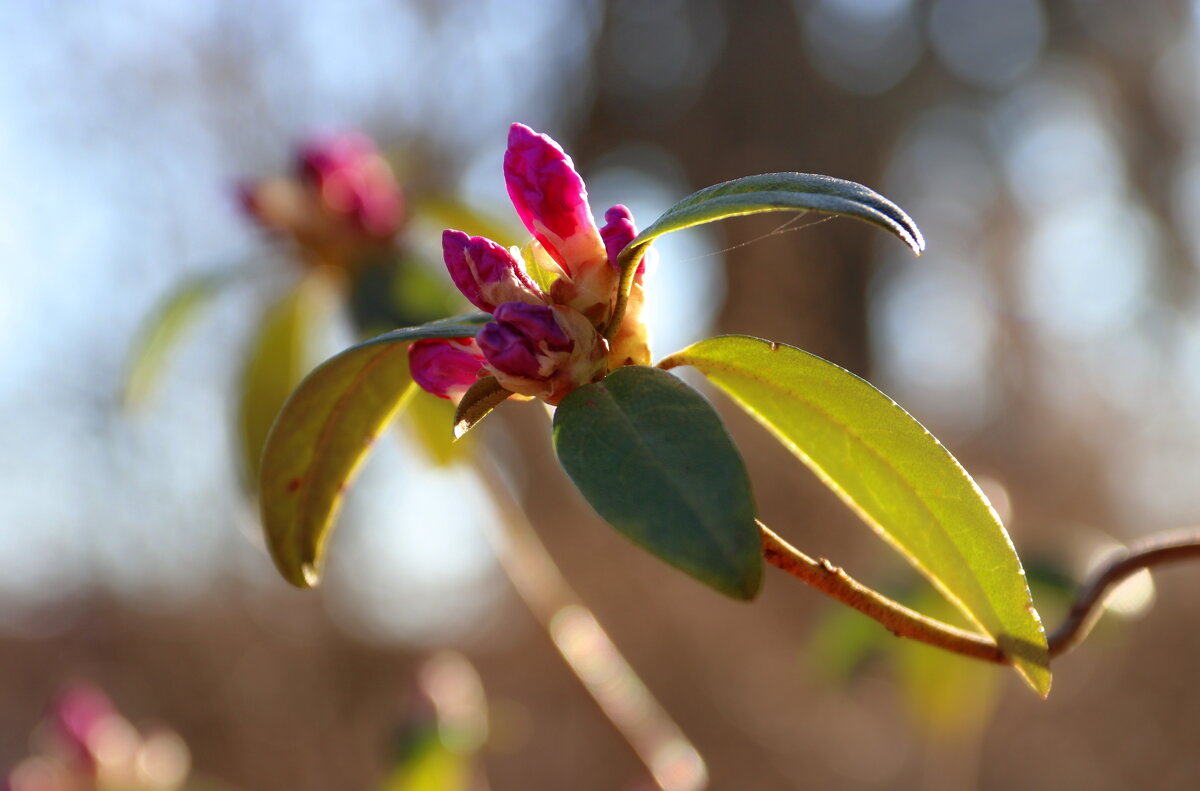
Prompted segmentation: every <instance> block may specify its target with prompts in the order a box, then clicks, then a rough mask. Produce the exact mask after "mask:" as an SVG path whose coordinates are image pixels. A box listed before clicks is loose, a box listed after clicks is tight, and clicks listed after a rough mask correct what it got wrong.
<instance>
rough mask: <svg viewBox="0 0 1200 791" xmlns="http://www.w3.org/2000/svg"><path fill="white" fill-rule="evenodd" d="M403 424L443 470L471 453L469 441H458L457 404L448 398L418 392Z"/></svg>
mask: <svg viewBox="0 0 1200 791" xmlns="http://www.w3.org/2000/svg"><path fill="white" fill-rule="evenodd" d="M400 422H401V424H402V425H403V426H404V427H405V428H406V429H409V430H410V433H411V434H412V435H414V436H415V438H416V440H417V443H418V444H419V445H420V446H421V448H422V450H424V451H425V453H426V455H427V456H428V458H429V460H430V461H432V462H433V463H434V464H436V465H437V466H439V467H445V466H447V465H449V464H453V463H454V462H456V461H459V460H461V459H463V458H464V457H466V455H467V454H468V453H469V452H470V442H471V441H470V439H469V438H465V437H464V438H463V439H462V440H461V441H455V439H454V404H452V403H450V402H449V401H447V400H446V399H444V398H438V397H437V396H435V395H433V394H432V393H426V392H425V391H423V390H418V391H417V393H416V395H414V396H413V399H412V401H410V402H409V403H408V406H407V407H405V412H404V417H403V418H402V419H401V421H400Z"/></svg>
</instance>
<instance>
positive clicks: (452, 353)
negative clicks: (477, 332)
mask: <svg viewBox="0 0 1200 791" xmlns="http://www.w3.org/2000/svg"><path fill="white" fill-rule="evenodd" d="M483 363H484V358H483V355H482V354H480V352H479V347H478V346H476V345H475V340H474V339H473V338H455V339H446V338H431V339H427V340H420V341H416V342H414V343H413V344H412V345H411V346H409V347H408V365H409V369H410V370H411V371H412V377H413V381H414V382H416V383H417V385H418V386H420V387H421V389H423V390H425V391H426V392H429V393H433V394H434V395H435V396H437V397H439V398H447V399H449V400H451V401H453V402H455V403H458V401H459V399H461V398H462V396H463V393H465V392H467V390H468V389H469V388H470V387H471V385H473V384H475V380H476V379H478V378H479V372H480V369H481V368H482V367H483Z"/></svg>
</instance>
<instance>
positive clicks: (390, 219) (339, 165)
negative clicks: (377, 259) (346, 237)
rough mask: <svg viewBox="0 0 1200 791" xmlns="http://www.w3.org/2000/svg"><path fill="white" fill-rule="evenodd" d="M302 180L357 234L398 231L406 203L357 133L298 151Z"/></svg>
mask: <svg viewBox="0 0 1200 791" xmlns="http://www.w3.org/2000/svg"><path fill="white" fill-rule="evenodd" d="M299 169H300V178H301V180H303V181H304V182H305V183H307V184H309V185H311V186H312V187H313V188H314V189H315V190H316V192H317V194H318V195H319V196H320V198H321V201H322V202H323V203H324V204H325V206H327V207H328V208H329V210H331V211H332V212H334V213H335V214H339V215H342V216H345V217H347V218H349V219H350V220H351V222H352V223H353V224H354V225H356V226H357V228H358V230H360V231H362V232H364V233H366V234H368V235H370V236H376V237H383V238H385V237H389V236H392V235H393V234H395V233H396V231H397V230H398V229H399V227H400V221H401V215H402V213H403V199H402V196H401V194H400V188H399V187H398V186H397V184H396V178H395V176H394V175H393V174H392V170H391V168H390V167H389V166H388V164H387V162H386V161H385V160H384V159H383V157H382V156H380V154H379V151H378V149H377V148H376V147H375V143H374V142H372V140H371V139H370V138H369V137H367V136H366V135H363V134H361V133H358V132H347V133H344V134H340V135H334V136H332V137H327V138H321V139H317V140H313V141H310V142H309V143H307V144H306V145H305V146H304V147H303V148H302V149H301V151H300V156H299Z"/></svg>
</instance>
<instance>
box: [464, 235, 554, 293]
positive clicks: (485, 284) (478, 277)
mask: <svg viewBox="0 0 1200 791" xmlns="http://www.w3.org/2000/svg"><path fill="white" fill-rule="evenodd" d="M442 255H443V256H444V258H445V259H446V268H447V269H448V270H449V271H450V277H451V278H452V279H453V280H454V285H456V286H458V290H459V291H461V292H462V293H463V296H465V297H466V298H467V299H468V300H470V301H471V304H472V305H474V306H475V307H477V308H479V309H480V310H486V311H487V312H489V313H491V312H492V311H494V310H495V309H496V306H497V305H500V304H503V303H505V302H525V303H528V304H531V305H538V304H543V303H544V302H545V301H546V297H545V295H544V294H543V293H542V290H541V289H540V288H538V287H537V285H536V284H534V282H533V280H531V279H530V277H529V274H528V273H527V272H526V271H525V264H524V263H523V262H522V261H520V260H519V259H517V258H514V257H513V254H512V253H510V252H509V251H508V250H507V249H505V248H504V247H501V246H500V245H498V244H496V243H495V242H493V241H492V240H490V239H485V238H484V237H482V236H467V235H466V234H465V233H463V232H462V231H449V230H448V231H445V232H443V233H442Z"/></svg>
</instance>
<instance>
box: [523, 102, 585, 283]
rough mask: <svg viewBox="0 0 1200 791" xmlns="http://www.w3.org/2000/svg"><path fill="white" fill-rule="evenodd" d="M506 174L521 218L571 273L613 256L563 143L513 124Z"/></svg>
mask: <svg viewBox="0 0 1200 791" xmlns="http://www.w3.org/2000/svg"><path fill="white" fill-rule="evenodd" d="M504 178H505V182H506V183H507V185H508V195H509V197H510V198H511V199H512V202H513V206H515V207H516V209H517V215H518V216H519V217H520V218H521V222H523V223H524V224H525V227H526V228H527V229H528V230H529V232H530V233H532V234H533V235H534V236H535V237H536V238H537V240H538V241H539V242H541V244H542V246H543V247H545V248H546V250H547V252H549V253H550V255H551V257H553V258H554V260H555V261H557V262H558V264H559V266H561V267H562V268H563V269H564V270H565V271H566V272H567V274H568V276H570V277H572V278H574V277H577V276H578V275H579V273H580V271H581V269H584V268H587V267H589V266H592V265H594V264H595V263H596V262H597V260H603V259H605V258H606V257H607V256H606V254H605V251H604V243H603V242H602V241H601V239H600V234H599V232H598V231H597V230H596V223H595V221H594V220H593V219H592V210H591V207H589V206H588V201H587V190H586V189H584V186H583V179H582V178H580V177H579V174H578V173H576V172H575V166H574V164H573V163H572V162H571V158H570V157H569V156H567V155H566V153H564V152H563V150H562V148H561V147H560V146H559V145H558V143H556V142H554V141H553V140H551V139H550V138H549V137H547V136H546V135H540V134H538V133H537V132H534V131H533V130H532V129H530V128H529V127H527V126H525V125H523V124H513V125H512V126H511V127H510V128H509V132H508V150H507V151H506V152H505V154H504Z"/></svg>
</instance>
